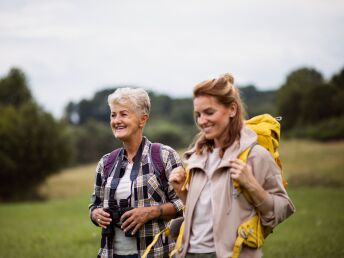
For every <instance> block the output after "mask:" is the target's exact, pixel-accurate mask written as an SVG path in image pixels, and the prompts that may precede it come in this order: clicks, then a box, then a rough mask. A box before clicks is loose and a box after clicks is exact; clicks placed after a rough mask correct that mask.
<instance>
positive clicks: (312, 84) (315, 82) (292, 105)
mask: <svg viewBox="0 0 344 258" xmlns="http://www.w3.org/2000/svg"><path fill="white" fill-rule="evenodd" d="M322 85H324V79H323V77H322V75H321V74H320V73H319V72H318V71H316V70H315V69H310V68H302V69H299V70H296V71H293V72H292V73H291V74H290V75H288V76H287V80H286V82H285V83H284V84H283V85H282V87H281V88H280V89H279V90H278V92H277V106H278V114H279V115H281V116H282V117H283V127H284V129H291V128H293V127H294V126H296V125H297V124H298V123H301V122H302V121H305V120H307V117H305V116H306V115H307V114H308V111H307V112H305V111H304V108H305V105H303V104H302V102H303V100H304V99H305V98H306V96H307V95H308V94H310V92H311V91H312V90H314V88H316V87H319V86H322ZM306 107H307V108H309V105H306Z"/></svg>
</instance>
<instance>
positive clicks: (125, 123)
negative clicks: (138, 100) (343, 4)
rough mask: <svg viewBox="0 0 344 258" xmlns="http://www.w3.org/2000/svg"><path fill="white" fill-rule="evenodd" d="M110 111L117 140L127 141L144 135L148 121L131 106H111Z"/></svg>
mask: <svg viewBox="0 0 344 258" xmlns="http://www.w3.org/2000/svg"><path fill="white" fill-rule="evenodd" d="M110 110H111V119H110V125H111V129H112V132H113V134H114V136H115V137H116V138H117V139H119V140H121V141H127V140H129V139H130V138H131V137H133V136H134V135H136V134H138V133H139V134H142V128H143V126H144V123H145V121H146V120H145V119H144V118H143V116H140V115H139V114H138V113H137V112H135V111H134V110H133V108H131V107H130V105H124V104H123V105H121V104H111V105H110Z"/></svg>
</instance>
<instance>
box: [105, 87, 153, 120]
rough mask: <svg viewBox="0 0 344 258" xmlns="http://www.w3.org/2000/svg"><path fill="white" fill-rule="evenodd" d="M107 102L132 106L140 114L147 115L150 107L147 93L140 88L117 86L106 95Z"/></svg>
mask: <svg viewBox="0 0 344 258" xmlns="http://www.w3.org/2000/svg"><path fill="white" fill-rule="evenodd" d="M108 104H109V106H110V105H111V104H120V105H126V106H128V107H133V108H134V111H136V112H137V113H138V114H141V115H144V114H146V115H149V112H150V107H151V104H150V99H149V96H148V93H147V92H146V91H145V90H144V89H142V88H136V89H134V88H118V89H117V90H115V91H114V92H113V93H112V94H110V95H109V96H108Z"/></svg>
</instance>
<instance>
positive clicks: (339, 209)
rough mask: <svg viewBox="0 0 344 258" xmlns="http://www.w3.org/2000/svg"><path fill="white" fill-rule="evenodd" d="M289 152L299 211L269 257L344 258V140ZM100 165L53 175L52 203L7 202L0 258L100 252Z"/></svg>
mask: <svg viewBox="0 0 344 258" xmlns="http://www.w3.org/2000/svg"><path fill="white" fill-rule="evenodd" d="M281 154H282V157H283V161H284V167H285V170H286V173H287V175H288V180H289V183H290V186H289V188H288V192H289V194H290V196H291V198H292V200H293V202H294V204H295V206H296V209H297V212H296V213H295V214H294V215H293V216H292V217H291V218H289V219H288V220H286V221H285V222H284V223H282V224H281V225H279V226H278V227H277V228H276V229H275V232H274V233H273V234H272V235H270V236H269V237H268V238H267V240H266V244H265V246H264V253H265V256H264V257H267V258H275V257H282V258H283V257H286V258H299V257H309V258H313V257H315V258H324V257H331V258H332V257H344V246H343V245H342V242H343V239H344V227H343V225H344V216H343V214H344V205H343V204H344V188H343V186H344V177H343V175H344V161H343V160H342V158H343V156H344V155H343V154H344V143H343V142H339V143H330V144H319V143H313V142H300V141H288V142H284V144H283V145H282V146H281ZM95 166H96V164H92V165H88V166H83V167H78V168H74V169H69V170H65V171H63V172H62V173H61V174H59V175H56V176H53V177H51V178H49V180H48V181H47V182H46V184H44V186H43V187H42V189H41V191H42V193H43V194H45V195H46V196H47V198H48V199H49V200H48V201H46V202H31V203H12V204H0V258H5V257H6V258H21V257H25V258H41V257H42V258H43V257H44V258H57V257H58V258H69V257H77V258H78V257H80V258H87V257H95V256H96V252H97V249H98V246H99V229H98V228H97V227H95V226H94V225H93V224H92V223H91V222H90V221H89V218H88V210H87V206H88V202H89V195H90V192H91V189H92V185H93V177H94V170H95ZM300 178H302V180H301V179H300ZM307 179H309V181H308V180H307Z"/></svg>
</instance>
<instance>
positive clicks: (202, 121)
mask: <svg viewBox="0 0 344 258" xmlns="http://www.w3.org/2000/svg"><path fill="white" fill-rule="evenodd" d="M197 120H198V124H199V125H203V124H205V123H206V119H205V118H204V116H203V115H200V116H199V117H198V119H197Z"/></svg>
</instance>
